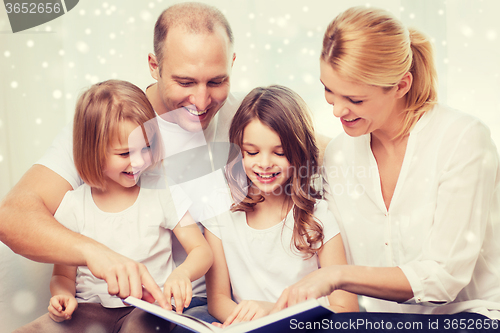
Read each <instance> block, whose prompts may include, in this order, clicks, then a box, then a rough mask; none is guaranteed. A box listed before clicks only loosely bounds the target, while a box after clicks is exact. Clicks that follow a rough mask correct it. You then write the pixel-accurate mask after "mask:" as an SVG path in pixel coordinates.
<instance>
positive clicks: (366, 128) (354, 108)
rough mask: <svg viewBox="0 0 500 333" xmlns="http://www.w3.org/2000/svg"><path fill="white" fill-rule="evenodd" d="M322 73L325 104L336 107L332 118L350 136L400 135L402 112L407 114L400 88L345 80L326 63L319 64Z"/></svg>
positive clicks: (322, 61)
mask: <svg viewBox="0 0 500 333" xmlns="http://www.w3.org/2000/svg"><path fill="white" fill-rule="evenodd" d="M320 72H321V75H320V79H321V82H322V83H323V85H324V86H325V98H326V101H327V102H328V103H329V104H331V105H333V114H334V115H335V117H338V118H340V121H341V122H342V126H343V127H344V131H345V132H346V133H347V134H348V135H349V136H354V137H356V136H360V135H363V134H368V133H372V132H375V133H376V132H384V133H385V134H389V135H391V136H395V135H396V134H397V133H399V130H400V129H401V127H402V124H401V120H402V112H401V111H403V110H404V99H403V98H401V97H402V96H404V94H402V92H401V91H400V86H395V87H393V88H391V89H390V90H388V91H387V90H384V89H383V88H381V87H376V86H370V85H365V84H358V83H355V82H352V81H347V80H344V79H342V78H341V77H340V76H339V75H338V74H337V72H336V71H335V70H334V69H333V68H332V66H330V65H329V64H328V63H326V62H325V61H324V60H321V62H320ZM401 95H402V96H401ZM392 133H393V134H394V135H392Z"/></svg>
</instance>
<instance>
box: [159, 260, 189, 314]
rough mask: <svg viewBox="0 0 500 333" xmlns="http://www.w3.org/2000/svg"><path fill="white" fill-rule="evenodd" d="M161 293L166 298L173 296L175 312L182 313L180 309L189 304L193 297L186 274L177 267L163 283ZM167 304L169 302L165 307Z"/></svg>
mask: <svg viewBox="0 0 500 333" xmlns="http://www.w3.org/2000/svg"><path fill="white" fill-rule="evenodd" d="M179 268H180V267H179ZM163 294H164V295H165V297H166V298H167V299H171V298H172V297H173V298H174V301H175V308H176V311H177V313H182V310H183V309H184V308H185V307H188V306H189V304H190V303H191V298H192V297H193V288H192V286H191V280H190V279H189V277H188V275H187V274H185V273H184V272H183V271H181V270H179V269H178V268H177V269H175V270H174V271H173V272H172V274H170V276H169V277H168V279H167V282H165V284H164V285H163ZM169 306H170V303H167V309H168V307H169ZM168 310H171V308H170V309H168Z"/></svg>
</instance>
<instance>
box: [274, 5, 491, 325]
mask: <svg viewBox="0 0 500 333" xmlns="http://www.w3.org/2000/svg"><path fill="white" fill-rule="evenodd" d="M320 61H321V64H320V68H321V82H322V83H323V85H324V86H325V97H326V100H327V102H328V103H330V104H332V105H333V113H334V115H335V116H336V117H339V118H340V120H341V122H342V125H343V128H344V131H345V133H343V134H341V135H340V136H339V137H337V138H336V139H335V140H333V141H332V142H331V143H330V145H329V146H328V148H327V151H326V153H325V162H324V165H325V178H326V181H327V183H328V184H329V185H328V188H327V189H326V190H327V192H328V194H327V195H328V200H329V205H330V209H331V210H332V211H333V212H334V214H335V217H336V218H337V221H338V223H339V225H340V228H341V234H342V238H343V240H344V244H345V247H346V254H347V259H348V261H349V263H350V264H352V265H356V266H345V267H341V266H332V267H326V268H325V269H320V270H318V271H316V272H313V273H311V274H309V275H308V276H306V277H305V278H304V279H303V280H301V281H300V282H298V283H297V284H295V285H293V286H291V287H289V288H288V289H287V290H285V292H284V293H283V295H282V296H281V297H280V300H279V301H278V304H277V306H276V308H275V309H279V308H281V307H284V306H289V305H293V304H295V303H297V302H299V301H303V300H305V299H309V298H316V297H319V296H322V295H327V294H329V293H331V292H332V291H333V290H337V289H341V290H346V291H350V292H353V293H357V294H361V295H366V296H370V297H371V298H364V299H363V302H362V305H364V306H365V307H366V309H367V310H368V311H377V312H403V313H458V312H463V311H469V312H476V313H481V314H484V315H486V316H488V317H491V318H500V242H499V240H500V215H499V194H498V189H499V178H500V169H499V166H498V153H497V150H496V147H495V146H494V144H493V143H492V140H491V138H490V133H489V130H488V129H487V128H486V127H485V126H484V125H483V124H482V123H481V122H480V121H478V120H477V119H475V118H474V117H472V116H469V115H466V114H463V113H460V112H458V111H454V110H450V109H448V108H445V107H443V106H441V105H438V104H437V103H436V101H437V96H436V95H437V94H436V87H435V83H436V79H435V76H436V75H435V69H434V65H433V59H432V48H431V45H430V43H429V41H428V40H427V39H426V38H425V37H424V36H423V35H422V34H420V33H419V32H417V31H415V30H408V29H406V28H405V27H404V26H403V25H402V24H401V23H400V22H399V21H398V20H396V19H395V18H393V17H392V16H391V15H389V14H388V13H387V12H385V11H382V10H376V9H368V8H351V9H348V10H347V11H345V12H344V13H341V14H340V15H339V16H337V18H336V19H335V20H334V21H333V22H332V23H331V24H330V25H329V27H328V29H327V31H326V33H325V36H324V39H323V50H322V54H321V60H320ZM389 301H392V302H389ZM398 303H399V304H398ZM401 303H405V304H401Z"/></svg>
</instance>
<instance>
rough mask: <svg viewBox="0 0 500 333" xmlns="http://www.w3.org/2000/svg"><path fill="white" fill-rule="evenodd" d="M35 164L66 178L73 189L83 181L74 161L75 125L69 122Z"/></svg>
mask: <svg viewBox="0 0 500 333" xmlns="http://www.w3.org/2000/svg"><path fill="white" fill-rule="evenodd" d="M35 164H40V165H43V166H46V167H47V168H49V169H50V170H52V171H54V172H55V173H57V174H58V175H59V176H61V177H63V178H64V179H66V181H67V182H68V183H70V184H71V186H72V187H73V189H76V188H77V187H78V186H80V185H81V184H82V183H83V181H82V179H81V178H80V176H79V175H78V172H77V171H76V168H75V164H74V161H73V126H72V123H69V124H67V125H66V126H65V127H64V128H63V130H62V131H61V133H59V134H58V135H57V137H56V138H55V139H54V141H53V142H52V145H51V146H50V147H49V149H48V150H47V151H46V152H45V155H43V156H42V158H40V159H39V160H38V161H37V162H36V163H35Z"/></svg>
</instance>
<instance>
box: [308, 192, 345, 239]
mask: <svg viewBox="0 0 500 333" xmlns="http://www.w3.org/2000/svg"><path fill="white" fill-rule="evenodd" d="M314 217H315V218H316V219H317V220H319V222H320V223H321V224H322V225H323V242H324V243H326V242H328V241H329V240H330V239H332V238H333V237H335V236H336V235H337V234H339V233H340V229H339V226H338V224H337V221H336V220H335V217H334V216H333V213H332V212H331V211H330V210H329V209H328V203H327V202H326V201H325V200H319V201H318V202H317V203H316V205H315V207H314Z"/></svg>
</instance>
